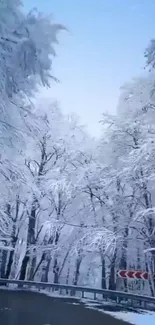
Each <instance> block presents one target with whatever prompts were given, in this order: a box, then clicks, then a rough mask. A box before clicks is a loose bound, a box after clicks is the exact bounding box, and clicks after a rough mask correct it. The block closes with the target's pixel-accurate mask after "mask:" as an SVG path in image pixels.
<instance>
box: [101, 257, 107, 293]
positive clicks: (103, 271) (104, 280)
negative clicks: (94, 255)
mask: <svg viewBox="0 0 155 325" xmlns="http://www.w3.org/2000/svg"><path fill="white" fill-rule="evenodd" d="M101 265H102V266H101V267H102V271H101V288H102V289H106V266H105V256H104V254H102V253H101Z"/></svg>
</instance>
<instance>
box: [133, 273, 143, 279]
mask: <svg viewBox="0 0 155 325" xmlns="http://www.w3.org/2000/svg"><path fill="white" fill-rule="evenodd" d="M142 274H143V273H142V272H141V271H136V272H135V274H134V277H135V278H136V279H142Z"/></svg>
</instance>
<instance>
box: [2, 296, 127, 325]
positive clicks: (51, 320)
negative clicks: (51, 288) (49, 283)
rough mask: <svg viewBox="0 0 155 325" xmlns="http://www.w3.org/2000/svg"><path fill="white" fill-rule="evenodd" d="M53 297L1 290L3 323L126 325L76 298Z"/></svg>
mask: <svg viewBox="0 0 155 325" xmlns="http://www.w3.org/2000/svg"><path fill="white" fill-rule="evenodd" d="M72 302H73V301H71V299H68V300H67V299H64V298H63V299H62V298H60V299H59V298H50V297H48V296H46V295H42V294H38V293H30V292H14V291H7V290H4V291H3V290H0V324H2V325H125V324H126V325H127V324H129V322H124V321H121V320H119V319H116V318H113V317H112V316H110V315H108V314H104V313H102V312H99V311H97V310H93V309H88V308H85V306H84V305H82V304H76V303H75V300H74V303H73V304H72Z"/></svg>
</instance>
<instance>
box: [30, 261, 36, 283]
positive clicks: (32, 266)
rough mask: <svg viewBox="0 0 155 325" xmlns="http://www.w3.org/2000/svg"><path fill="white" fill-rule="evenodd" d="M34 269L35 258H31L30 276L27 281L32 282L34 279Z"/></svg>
mask: <svg viewBox="0 0 155 325" xmlns="http://www.w3.org/2000/svg"><path fill="white" fill-rule="evenodd" d="M35 268H36V256H34V257H33V258H32V262H31V268H30V274H29V280H30V281H32V280H33V279H34V272H35Z"/></svg>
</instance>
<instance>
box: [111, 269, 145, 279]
mask: <svg viewBox="0 0 155 325" xmlns="http://www.w3.org/2000/svg"><path fill="white" fill-rule="evenodd" d="M117 276H118V277H120V278H124V279H141V280H148V279H149V273H147V272H144V271H131V270H118V271H117Z"/></svg>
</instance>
